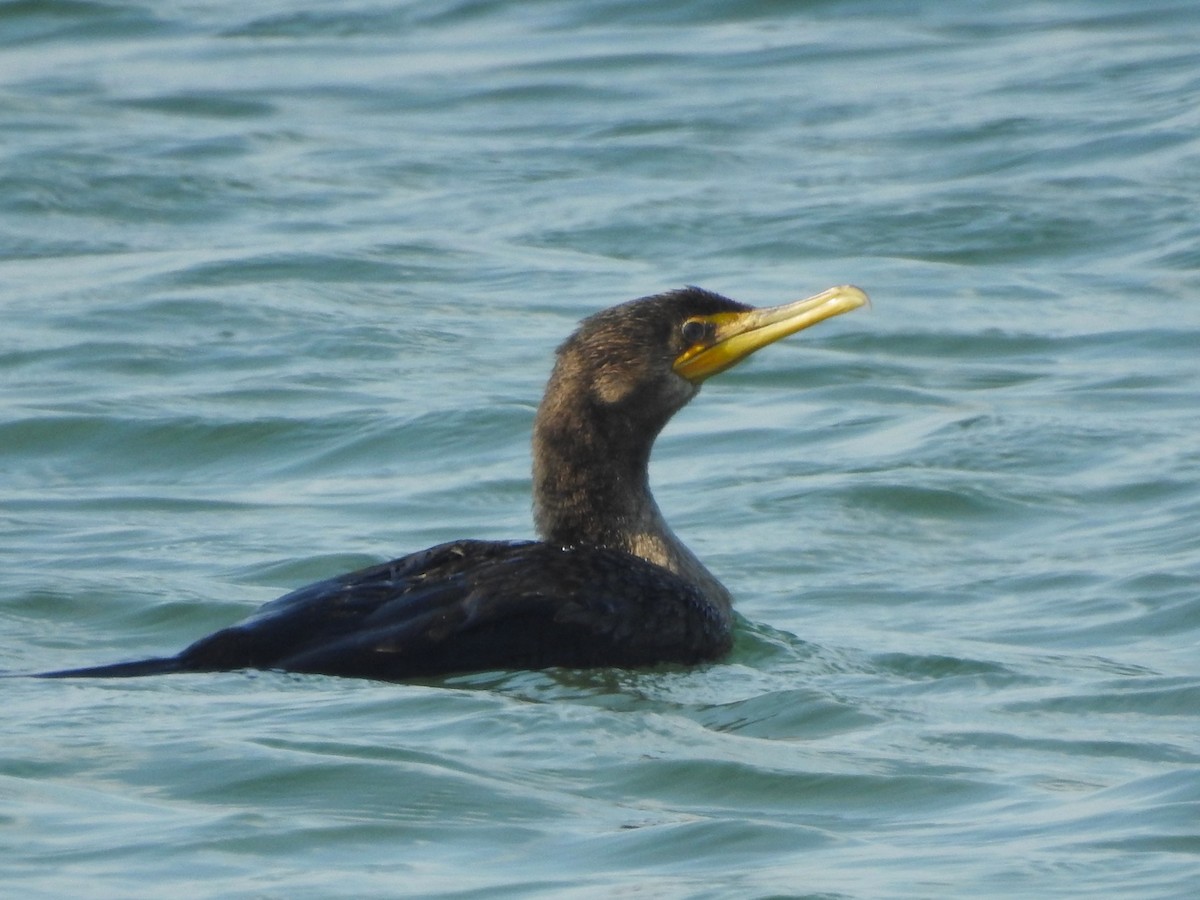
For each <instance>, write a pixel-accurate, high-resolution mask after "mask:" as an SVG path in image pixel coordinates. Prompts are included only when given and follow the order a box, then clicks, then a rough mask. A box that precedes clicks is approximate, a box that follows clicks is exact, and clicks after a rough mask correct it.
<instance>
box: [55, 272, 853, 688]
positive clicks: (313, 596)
mask: <svg viewBox="0 0 1200 900" xmlns="http://www.w3.org/2000/svg"><path fill="white" fill-rule="evenodd" d="M866 302H867V297H866V294H864V293H863V292H862V291H861V290H859V289H858V288H856V287H852V286H849V285H843V286H841V287H835V288H830V289H829V290H827V291H824V292H822V293H820V294H817V295H815V296H813V297H809V298H807V299H805V300H799V301H796V302H794V303H789V304H785V305H782V306H775V307H764V308H754V307H750V306H747V305H745V304H742V303H738V302H736V301H734V300H730V299H728V298H727V297H723V296H721V295H719V294H715V293H712V292H710V291H705V290H702V289H700V288H686V289H682V290H675V291H669V292H666V293H662V294H656V295H654V296H650V297H644V298H642V299H640V300H633V301H630V302H628V303H623V304H620V305H618V306H614V307H610V308H608V309H605V310H602V311H601V312H598V313H596V314H595V315H593V316H591V317H590V318H587V319H585V320H584V321H583V322H582V323H581V324H580V326H579V328H578V330H576V331H575V333H574V334H572V335H571V336H570V337H569V338H567V340H566V341H565V342H564V343H563V344H562V345H561V346H560V347H559V348H558V352H557V360H556V363H555V365H554V369H553V372H552V374H551V375H550V379H549V382H548V384H547V386H546V391H545V395H544V396H543V398H542V402H541V404H540V406H539V407H538V411H537V416H536V418H535V420H534V427H533V508H534V520H535V524H536V527H537V532H538V535H539V537H540V540H536V541H531V540H525V541H483V540H460V541H452V542H449V543H445V544H439V545H438V546H436V547H431V548H429V549H428V550H422V551H420V552H417V553H413V554H410V555H408V556H404V557H401V558H399V559H396V560H392V561H391V562H387V563H383V564H381V565H375V566H371V567H370V568H366V569H362V570H360V571H357V572H351V573H349V574H346V575H339V576H337V577H334V578H330V579H328V580H325V581H320V582H317V583H315V584H311V585H308V586H307V587H302V588H300V589H298V590H296V591H293V592H292V593H289V594H287V595H285V596H283V597H280V598H279V599H277V600H274V601H271V602H269V603H267V604H265V605H263V606H262V607H260V608H259V610H258V611H257V612H256V613H254V614H253V615H251V616H250V617H249V618H248V619H246V620H244V621H242V622H240V623H238V624H235V625H232V626H230V627H228V628H224V629H222V630H220V631H217V632H215V633H214V634H211V635H209V636H207V637H204V638H201V639H200V640H198V641H196V642H195V643H193V644H192V645H190V646H189V647H187V648H186V649H184V650H183V651H181V652H180V653H178V654H177V655H175V656H170V657H156V658H152V659H142V660H136V661H133V662H122V663H115V664H111V665H102V666H94V667H90V668H83V669H72V670H65V671H58V672H46V673H42V677H46V678H68V677H126V676H139V675H156V674H165V673H170V672H214V671H229V670H236V669H277V670H286V671H291V672H308V673H322V674H327V675H340V676H351V677H362V678H374V679H381V680H389V681H401V680H405V679H412V678H419V677H425V676H435V675H443V674H452V673H463V672H477V671H486V670H495V669H542V668H548V667H556V666H562V667H569V668H591V667H609V666H611V667H639V666H649V665H654V664H658V663H679V664H696V663H701V662H705V661H711V660H717V659H720V658H721V657H722V656H724V655H725V654H726V653H728V651H729V649H730V647H731V645H732V641H733V637H732V635H733V611H732V598H731V597H730V594H729V591H727V590H726V589H725V587H724V585H722V584H721V583H720V582H719V581H718V580H717V578H716V577H715V576H714V575H713V574H712V573H711V572H709V571H708V569H706V568H705V567H704V565H703V564H702V563H701V562H700V560H698V559H697V558H696V556H695V555H694V554H693V553H692V552H691V551H690V550H689V549H688V548H687V547H686V546H685V545H684V544H683V542H682V541H681V540H680V539H679V538H678V537H676V536H675V534H674V533H673V532H672V531H671V529H670V528H669V527H668V526H667V523H666V521H665V520H664V518H663V515H662V513H661V512H660V510H659V508H658V505H657V504H656V503H655V501H654V497H653V495H652V494H651V492H650V485H649V477H648V472H647V469H648V466H649V462H650V451H651V448H652V447H653V444H654V440H655V438H656V437H657V436H658V434H659V432H660V431H661V430H662V428H663V427H664V426H665V425H666V424H667V422H668V420H669V419H670V418H671V417H672V416H673V415H674V414H675V413H676V412H678V411H679V410H680V409H682V408H683V407H684V405H686V404H687V403H688V401H690V400H691V399H692V398H693V397H694V396H695V395H696V393H697V391H699V390H700V386H701V384H702V383H703V382H704V381H705V380H706V379H708V378H710V377H711V376H713V375H716V374H718V373H720V372H723V371H725V370H726V369H728V368H730V367H731V366H733V365H736V364H737V363H739V362H741V361H742V360H744V359H745V358H746V357H748V356H749V355H750V354H751V353H753V352H754V351H756V350H758V349H760V348H761V347H764V346H766V345H767V344H770V343H773V342H775V341H777V340H779V339H780V338H782V337H784V336H786V335H789V334H792V333H794V332H796V331H800V330H801V329H804V328H808V327H809V326H811V325H814V324H816V323H817V322H820V321H822V320H824V319H827V318H830V317H831V316H836V315H839V314H841V313H844V312H849V311H850V310H853V309H857V308H858V307H860V306H862V305H863V304H865V303H866Z"/></svg>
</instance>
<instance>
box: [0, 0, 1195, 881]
mask: <svg viewBox="0 0 1200 900" xmlns="http://www.w3.org/2000/svg"><path fill="white" fill-rule="evenodd" d="M1197 48H1200V17H1197V16H1196V14H1195V9H1194V6H1193V5H1192V4H1189V3H1185V2H1178V3H1145V2H1135V0H1099V2H1083V0H1079V2H1069V0H1059V2H1054V0H1046V2H1025V3H998V2H981V3H972V4H949V3H935V2H925V0H913V2H906V3H885V2H870V0H858V2H852V0H824V2H816V0H814V2H804V3H780V2H771V0H757V2H749V3H739V4H728V3H715V2H703V0H671V2H661V3H653V4H650V3H633V2H625V0H586V2H577V3H570V4H566V3H554V2H524V3H518V2H513V0H507V2H506V0H494V2H469V0H442V2H432V3H391V4H388V3H368V2H364V0H351V2H337V3H334V2H316V0H314V2H307V3H301V2H290V0H275V2H264V3H252V4H233V3H226V2H220V0H213V2H209V3H202V4H197V3H181V2H166V3H153V4H152V3H139V2H130V3H119V4H118V3H101V2H88V0H59V2H49V0H40V2H39V0H14V2H3V3H0V311H2V317H3V327H2V328H0V532H2V538H0V669H5V670H9V671H16V672H20V671H31V670H34V669H39V668H50V667H64V666H72V665H80V664H85V663H96V662H107V661H111V660H116V659H123V658H130V657H136V656H141V655H147V654H156V653H165V652H173V651H175V650H176V649H178V648H180V647H182V646H183V645H185V644H186V643H188V642H190V641H191V640H192V639H193V638H195V637H197V636H199V635H201V634H203V633H206V632H207V631H209V630H212V629H215V628H218V627H220V626H222V625H225V624H228V623H230V622H232V621H234V620H236V619H238V618H239V617H241V616H243V615H245V614H246V613H248V612H249V611H251V610H252V609H253V608H254V607H255V606H256V605H257V604H259V603H261V602H263V601H265V600H268V599H270V598H272V597H274V596H276V595H278V594H279V593H282V592H283V591H285V590H287V589H289V588H291V587H293V586H296V585H299V584H302V583H304V582H306V581H310V580H313V579H316V578H319V577H322V576H325V575H329V574H333V573H336V572H340V571H344V570H346V569H349V568H351V567H353V566H357V565H360V564H365V563H367V562H370V561H374V560H379V559H383V558H388V557H391V556H395V555H398V554H400V553H404V552H408V551H411V550H415V549H419V548H422V547H425V546H428V545H430V544H433V543H435V542H438V541H441V540H446V539H450V538H454V537H466V536H471V537H522V536H527V535H529V534H530V532H531V525H530V522H529V510H528V487H529V479H528V449H527V440H528V431H529V427H530V424H531V421H532V415H533V410H534V407H535V404H536V402H537V399H538V397H539V394H540V390H541V385H542V382H543V380H544V378H545V376H546V374H547V371H548V367H549V360H550V357H551V354H552V351H553V347H554V346H555V344H556V343H557V342H558V341H559V340H560V339H561V338H562V337H563V336H565V334H566V333H567V332H568V331H569V330H570V329H571V327H572V326H573V324H574V323H575V322H576V321H577V320H578V319H580V318H582V317H583V316H585V315H587V314H588V313H590V312H592V311H594V310H595V309H597V308H599V307H602V306H606V305H608V304H611V303H614V302H617V301H621V300H625V299H628V298H631V297H636V296H639V295H642V294H647V293H652V292H655V291H658V290H662V289H666V288H671V287H676V286H679V285H681V284H685V283H695V284H700V285H703V286H705V287H708V288H711V289H713V290H718V291H721V292H723V293H727V294H729V295H731V296H734V297H736V298H738V299H741V300H744V301H747V302H751V303H756V304H770V303H777V302H781V301H784V300H787V299H793V298H795V297H799V296H802V295H804V294H807V293H811V292H815V291H816V290H819V289H821V288H824V287H826V286H828V285H831V284H836V283H842V282H854V283H856V284H859V285H861V286H862V287H863V288H865V289H866V290H868V291H869V292H870V293H871V295H872V297H873V302H874V305H873V308H872V309H870V310H865V311H859V312H856V313H854V314H852V315H849V316H846V317H844V318H841V319H838V320H836V321H833V322H829V323H825V324H824V325H822V326H821V327H820V328H818V329H816V330H814V331H812V332H808V333H806V334H803V335H799V336H797V337H795V338H792V339H790V340H789V341H787V342H785V343H784V344H781V345H779V346H777V347H773V348H771V349H770V350H768V351H765V352H763V353H762V354H759V355H758V356H756V357H755V358H754V359H753V360H752V361H751V362H749V363H747V364H746V365H745V366H744V367H742V368H739V369H737V370H735V371H733V372H730V373H728V374H727V375H724V376H722V377H721V378H720V379H716V380H714V381H713V382H712V383H710V384H709V385H708V386H707V387H706V388H705V391H704V392H703V394H702V395H701V396H700V397H699V398H698V399H697V401H696V402H695V403H694V404H693V405H692V406H691V407H690V408H689V409H688V410H686V411H685V412H684V413H682V414H681V415H680V416H679V417H678V418H677V420H676V421H675V422H674V423H673V424H672V425H671V426H670V427H669V429H668V431H667V432H666V433H665V434H664V435H663V437H662V439H661V441H660V443H659V445H658V447H657V450H656V455H655V461H654V468H653V472H652V476H653V481H654V484H655V488H656V492H657V496H658V498H659V501H660V504H661V505H662V507H663V508H664V510H665V511H666V513H667V516H668V518H669V519H670V520H671V522H672V523H673V525H674V526H675V528H676V530H677V531H678V532H679V534H680V535H681V536H682V537H683V538H684V539H685V540H686V541H687V542H688V543H689V544H690V545H691V546H692V547H693V549H695V550H696V552H697V553H698V555H699V556H700V557H701V558H702V559H704V560H705V561H706V562H707V563H708V564H709V565H710V567H711V568H712V569H713V570H714V571H715V572H717V573H718V574H719V575H720V577H721V578H722V579H723V580H724V581H725V583H726V584H728V585H729V586H730V587H731V589H732V590H733V592H734V594H735V595H736V597H737V600H738V608H739V610H740V612H741V614H742V616H743V617H744V619H743V621H742V623H741V624H740V626H739V634H738V642H737V647H736V649H735V652H734V654H733V656H732V658H731V659H730V660H729V661H728V662H726V663H722V664H719V665H713V666H707V667H702V668H700V669H696V670H692V671H680V670H664V671H650V672H623V671H599V672H586V673H579V672H538V673H521V672H515V673H512V672H510V673H503V672H502V673H485V674H481V675H472V676H462V677H456V678H449V679H441V680H434V681H429V682H422V683H420V684H414V685H388V684H377V683H371V682H362V681H353V680H340V679H332V678H319V677H298V676H285V675H278V674H269V673H268V674H264V673H258V674H243V673H229V674H221V675H203V676H178V677H170V678H160V679H146V680H133V681H123V682H117V681H95V682H88V683H85V682H77V683H75V682H50V683H46V682H39V681H35V680H26V679H7V680H5V681H3V682H2V690H3V706H4V711H3V715H2V716H0V878H2V882H3V884H4V886H5V891H6V893H11V894H12V895H13V896H21V897H65V896H71V897H134V896H137V897H143V896H144V897H149V896H155V897H158V896H162V895H163V894H168V895H169V894H171V893H176V894H180V895H184V896H189V897H286V898H318V897H392V896H428V897H433V896H438V897H458V898H463V897H480V898H482V897H488V898H492V897H503V896H510V897H531V896H544V897H578V898H582V897H608V896H639V897H655V898H658V897H704V898H725V897H729V898H745V897H767V896H821V897H846V898H878V897H966V896H970V897H997V898H1000V897H1005V898H1007V897H1013V896H1036V897H1076V896H1088V897H1095V896H1104V897H1138V898H1146V897H1190V896H1193V894H1194V891H1195V885H1196V883H1197V881H1198V879H1200V664H1198V658H1200V654H1198V652H1197V651H1198V645H1200V449H1198V448H1200V441H1198V437H1200V416H1198V415H1197V407H1198V406H1200V364H1198V363H1200V353H1198V350H1197V348H1198V347H1200V214H1198V212H1197V210H1200V105H1198V104H1197V97H1200V50H1198V49H1197Z"/></svg>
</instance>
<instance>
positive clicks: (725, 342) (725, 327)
mask: <svg viewBox="0 0 1200 900" xmlns="http://www.w3.org/2000/svg"><path fill="white" fill-rule="evenodd" d="M868 302H869V301H868V299H867V295H866V294H865V293H863V292H862V291H860V290H859V289H858V288H856V287H854V286H853V285H850V284H843V285H840V286H839V287H833V288H830V289H829V290H827V291H822V292H821V293H819V294H817V295H816V296H814V297H808V298H807V299H805V300H797V301H796V302H794V303H785V304H784V305H783V306H768V307H763V308H761V309H749V310H746V311H745V312H723V313H715V314H714V315H711V316H697V317H696V321H699V322H701V323H704V324H707V325H709V326H710V327H709V328H708V330H707V334H706V335H705V337H704V338H703V339H702V340H700V341H698V342H697V343H695V344H693V345H692V346H691V347H689V348H688V349H687V350H685V351H684V352H683V353H681V354H680V355H679V356H678V358H676V360H675V363H674V365H673V366H672V368H674V370H675V372H676V373H678V374H679V375H682V376H683V377H684V378H686V379H687V380H688V381H691V382H694V383H696V384H699V383H700V382H702V381H704V380H705V379H706V378H709V377H711V376H713V375H716V374H717V373H718V372H724V371H725V370H726V369H728V368H730V367H731V366H734V365H737V364H738V363H739V362H741V361H742V360H743V359H745V358H746V357H747V356H749V355H750V354H751V353H753V352H754V351H755V350H758V349H759V348H761V347H765V346H767V344H773V343H775V341H777V340H779V339H780V338H782V337H787V335H789V334H794V333H795V332H797V331H801V330H803V329H805V328H808V327H809V326H810V325H816V324H817V323H818V322H822V321H824V320H825V319H828V318H831V317H833V316H840V315H841V314H842V313H845V312H850V311H851V310H853V309H858V308H859V307H860V306H864V305H866V304H867V303H868Z"/></svg>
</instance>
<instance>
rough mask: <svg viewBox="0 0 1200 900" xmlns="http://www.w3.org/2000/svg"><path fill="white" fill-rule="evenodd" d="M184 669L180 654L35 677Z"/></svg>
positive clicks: (134, 675)
mask: <svg viewBox="0 0 1200 900" xmlns="http://www.w3.org/2000/svg"><path fill="white" fill-rule="evenodd" d="M182 671H184V666H183V663H182V662H181V661H180V659H179V657H178V656H156V657H153V658H151V659H135V660H133V661H131V662H119V663H109V664H108V665H106V666H88V667H86V668H82V669H60V670H59V671H57V672H39V673H38V674H37V675H35V676H34V677H35V678H140V677H141V676H143V675H168V674H170V673H171V672H182Z"/></svg>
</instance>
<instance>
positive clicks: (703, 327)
mask: <svg viewBox="0 0 1200 900" xmlns="http://www.w3.org/2000/svg"><path fill="white" fill-rule="evenodd" d="M710 331H711V329H710V327H709V325H708V323H707V322H701V321H700V320H699V319H688V320H687V321H686V322H684V323H683V328H681V329H680V333H681V334H682V335H683V339H684V340H685V341H687V342H688V343H689V344H698V343H700V342H701V341H702V340H704V339H705V338H706V337H708V335H709V332H710Z"/></svg>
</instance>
